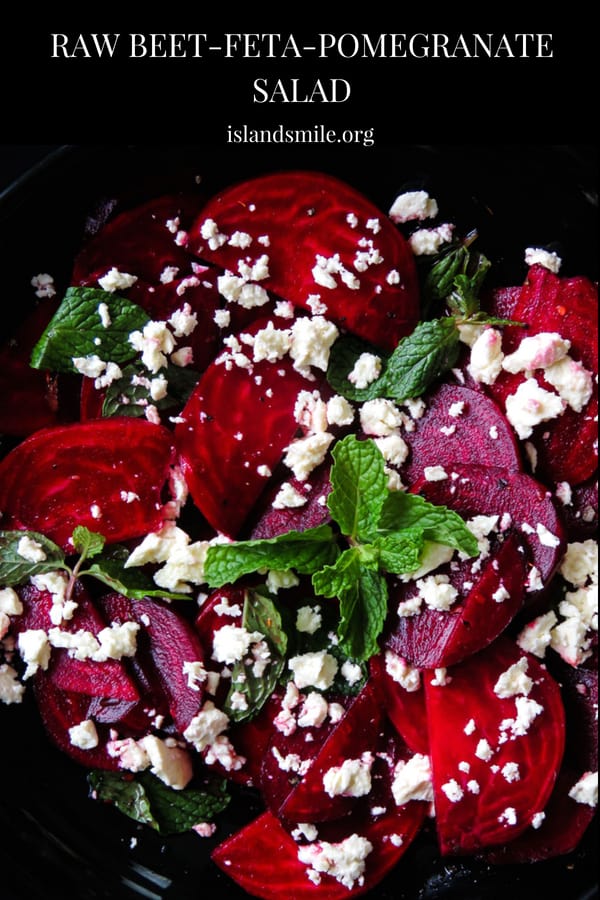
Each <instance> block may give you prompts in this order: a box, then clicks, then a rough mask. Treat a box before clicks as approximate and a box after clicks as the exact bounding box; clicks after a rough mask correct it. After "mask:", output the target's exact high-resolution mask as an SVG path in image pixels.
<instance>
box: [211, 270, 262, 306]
mask: <svg viewBox="0 0 600 900" xmlns="http://www.w3.org/2000/svg"><path fill="white" fill-rule="evenodd" d="M217 290H218V291H219V293H220V294H221V296H222V297H224V298H225V299H226V300H227V301H228V302H229V303H237V304H238V306H241V307H243V308H244V309H253V308H254V307H257V306H264V305H265V303H268V302H269V294H268V293H267V291H266V290H265V289H264V288H263V287H261V286H260V285H259V284H251V283H249V282H248V281H247V280H246V279H245V278H243V277H242V276H241V275H234V274H233V273H232V272H225V274H224V275H219V277H218V278H217Z"/></svg>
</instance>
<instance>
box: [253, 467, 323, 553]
mask: <svg viewBox="0 0 600 900" xmlns="http://www.w3.org/2000/svg"><path fill="white" fill-rule="evenodd" d="M329 472H330V466H329V465H328V464H324V465H322V466H319V467H318V468H317V469H315V471H314V472H312V473H311V475H310V476H309V478H308V479H307V480H306V481H298V479H297V478H287V479H286V482H287V483H288V484H290V485H291V487H292V488H293V489H294V490H295V491H297V493H298V494H300V496H301V497H304V498H305V499H306V502H305V503H304V504H303V505H302V506H296V507H289V506H283V507H282V506H281V505H280V506H279V507H275V506H273V501H275V500H276V498H277V495H278V494H279V492H280V490H281V487H282V482H281V481H280V482H279V484H277V485H276V486H275V488H274V489H273V490H272V491H270V492H269V493H268V495H267V496H266V497H265V498H264V502H263V501H261V503H260V506H261V507H262V508H263V511H262V512H261V513H260V514H259V517H258V521H257V522H256V524H255V525H253V526H252V529H251V534H250V537H251V538H272V537H276V536H277V535H278V534H284V533H285V532H286V531H306V530H307V529H308V528H316V527H317V526H319V525H326V524H328V523H329V522H331V513H330V512H329V508H328V506H327V503H326V499H327V496H328V495H329V492H330V491H331V482H330V480H329Z"/></svg>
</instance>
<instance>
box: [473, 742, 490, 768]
mask: <svg viewBox="0 0 600 900" xmlns="http://www.w3.org/2000/svg"><path fill="white" fill-rule="evenodd" d="M493 755H494V751H493V750H492V748H491V746H490V743H489V741H487V740H486V739H485V738H481V740H480V741H478V742H477V747H476V748H475V756H476V757H477V758H478V759H482V760H483V761H484V762H489V761H490V759H491V758H492V756H493Z"/></svg>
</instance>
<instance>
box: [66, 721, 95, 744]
mask: <svg viewBox="0 0 600 900" xmlns="http://www.w3.org/2000/svg"><path fill="white" fill-rule="evenodd" d="M69 740H70V742H71V744H72V745H73V746H74V747H78V748H79V749H80V750H93V749H94V747H97V746H98V732H97V730H96V726H95V724H94V722H93V721H92V719H84V720H83V722H79V724H78V725H73V726H72V727H71V728H69Z"/></svg>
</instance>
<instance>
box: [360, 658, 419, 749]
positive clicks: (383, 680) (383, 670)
mask: <svg viewBox="0 0 600 900" xmlns="http://www.w3.org/2000/svg"><path fill="white" fill-rule="evenodd" d="M400 662H401V660H397V663H400ZM404 662H406V661H404ZM393 663H394V660H393V658H390V657H389V654H388V653H385V652H384V653H382V654H379V655H378V656H372V657H371V659H370V660H369V672H370V674H371V678H372V679H373V680H374V682H375V684H376V686H377V690H378V692H379V694H380V697H381V702H382V705H383V707H384V709H385V713H386V716H387V717H388V719H389V720H390V722H391V723H392V725H393V726H394V728H395V729H396V731H397V733H398V734H399V735H400V737H401V738H402V739H403V740H404V741H405V742H406V745H407V747H409V748H410V750H412V751H413V753H422V754H424V755H429V731H428V726H427V709H426V706H425V690H424V688H423V682H422V673H421V675H420V676H419V681H420V683H419V687H418V688H417V689H416V690H410V691H409V690H407V689H406V688H405V687H403V686H402V685H401V684H400V683H399V682H398V681H396V680H395V679H394V677H393V675H392V674H391V671H393Z"/></svg>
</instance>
